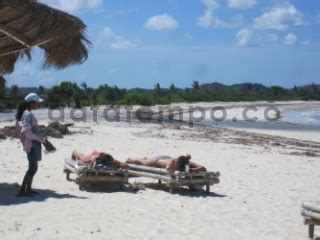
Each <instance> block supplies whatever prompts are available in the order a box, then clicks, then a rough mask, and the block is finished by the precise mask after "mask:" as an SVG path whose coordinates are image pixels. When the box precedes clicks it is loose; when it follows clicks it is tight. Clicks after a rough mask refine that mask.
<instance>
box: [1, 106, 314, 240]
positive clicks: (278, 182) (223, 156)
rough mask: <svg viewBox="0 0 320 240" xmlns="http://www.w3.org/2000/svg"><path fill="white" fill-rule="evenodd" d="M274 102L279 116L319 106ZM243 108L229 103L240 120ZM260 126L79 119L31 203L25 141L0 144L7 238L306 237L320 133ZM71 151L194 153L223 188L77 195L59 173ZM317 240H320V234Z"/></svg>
mask: <svg viewBox="0 0 320 240" xmlns="http://www.w3.org/2000/svg"><path fill="white" fill-rule="evenodd" d="M256 104H257V105H258V106H260V107H263V105H264V104H267V103H261V102H260V103H256ZM274 104H276V105H278V106H279V107H280V109H281V111H289V110H290V109H296V108H298V107H299V106H300V107H301V106H303V107H304V108H308V107H309V108H315V107H317V106H318V103H317V102H310V103H306V102H293V103H274ZM199 105H200V106H203V107H210V106H211V105H210V104H202V103H201V104H199ZM244 105H246V103H225V105H224V106H226V107H228V109H232V113H235V114H236V116H238V117H239V116H240V115H239V114H240V113H239V112H241V111H238V110H239V108H241V107H242V106H244ZM181 106H183V104H181ZM237 109H238V110H237ZM35 114H36V116H39V117H38V119H39V121H40V123H41V124H42V123H43V124H46V123H47V122H48V121H49V119H48V118H47V117H46V111H45V110H39V111H36V112H35ZM234 116H235V115H233V116H232V117H234ZM259 116H260V115H259ZM10 118H12V117H7V115H6V116H4V115H3V116H2V120H1V121H0V127H3V126H10V125H14V122H12V121H9V120H10ZM261 124H262V125H263V124H264V125H263V126H268V127H264V128H260V127H256V125H253V127H251V128H243V127H239V126H236V127H232V126H224V125H223V124H222V123H221V124H219V125H218V126H216V127H205V126H194V127H193V128H189V127H188V126H187V125H181V126H179V124H178V123H174V124H170V123H159V124H158V123H138V122H131V123H130V122H106V121H99V122H92V121H88V122H86V123H83V122H78V123H75V125H74V127H72V128H70V130H71V131H72V132H73V134H71V135H68V136H65V137H64V138H63V139H53V138H51V141H52V143H53V144H54V145H55V146H56V147H57V149H58V151H57V152H55V153H53V154H49V155H43V160H42V161H41V163H40V167H39V172H38V173H37V175H36V177H35V180H34V187H35V189H37V190H38V191H39V192H40V195H39V196H36V197H33V198H17V197H16V196H15V194H16V193H17V191H18V189H19V188H18V184H21V181H22V178H23V175H24V173H25V171H26V168H27V160H26V155H25V153H24V152H23V151H22V147H21V146H20V143H19V140H18V139H7V140H0V152H1V157H0V159H1V161H0V239H1V240H4V239H10V240H11V239H23V240H26V239H41V240H42V239H150V240H151V239H183V240H185V239H228V240H231V239H237V240H239V239H246V240H250V239H252V240H256V239H259V240H262V239H265V240H269V239H270V240H277V239H279V240H280V239H290V240H295V239H297V240H298V239H299V240H301V239H307V227H306V226H304V225H303V218H302V216H301V215H300V207H301V202H302V201H303V200H319V198H320V190H319V189H320V188H319V186H320V171H319V169H320V161H319V157H320V138H319V136H320V134H319V133H320V129H319V127H317V126H315V127H312V128H310V129H311V130H310V131H307V130H306V129H307V128H305V127H303V126H301V125H294V124H291V125H290V124H285V123H279V124H278V125H271V126H270V125H268V123H263V122H262V123H260V125H259V126H261ZM289 125H290V126H293V125H294V127H293V128H288V126H289ZM275 126H276V127H275ZM224 127H228V128H224ZM74 149H79V150H81V151H83V152H84V153H89V152H91V151H93V150H101V151H105V152H108V153H110V154H112V155H113V156H114V157H115V158H117V159H119V160H126V159H127V158H128V157H143V156H152V155H158V154H169V155H171V156H179V155H182V154H191V155H192V160H193V161H195V162H198V163H201V164H203V165H205V166H206V167H207V169H208V170H211V171H215V172H216V171H219V172H221V177H220V183H219V184H218V185H214V187H212V189H211V194H210V195H208V196H207V195H206V194H205V193H204V192H192V191H189V190H181V191H177V192H176V193H175V194H172V195H171V194H170V193H169V192H168V191H166V189H156V188H146V189H145V190H140V191H137V192H134V191H132V190H131V189H129V188H128V189H126V190H125V191H108V192H101V191H96V192H86V191H80V190H79V188H78V186H77V185H76V184H75V183H74V182H68V181H66V179H65V175H64V174H63V172H62V170H63V160H64V159H65V158H66V157H68V156H70V154H71V152H72V150H74ZM73 177H74V176H73ZM131 181H132V182H134V181H140V180H139V179H132V180H131ZM143 182H149V183H156V181H155V180H146V179H143ZM315 235H317V236H319V237H320V228H316V231H315Z"/></svg>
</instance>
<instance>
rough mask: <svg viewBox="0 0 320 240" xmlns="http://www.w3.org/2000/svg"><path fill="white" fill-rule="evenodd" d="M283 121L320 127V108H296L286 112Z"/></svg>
mask: <svg viewBox="0 0 320 240" xmlns="http://www.w3.org/2000/svg"><path fill="white" fill-rule="evenodd" d="M282 121H284V122H289V123H295V124H301V125H307V126H319V127H320V108H317V109H316V108H314V109H296V110H292V111H288V112H285V113H284V116H283V118H282Z"/></svg>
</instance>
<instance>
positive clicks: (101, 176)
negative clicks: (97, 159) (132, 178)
mask: <svg viewBox="0 0 320 240" xmlns="http://www.w3.org/2000/svg"><path fill="white" fill-rule="evenodd" d="M64 173H65V174H66V179H67V180H68V181H70V174H71V173H72V174H75V175H76V176H77V177H76V179H75V182H76V183H77V184H78V185H79V188H80V189H81V190H84V189H86V188H88V187H90V186H93V185H97V184H119V185H120V186H121V187H123V186H124V185H126V184H128V182H129V177H128V172H126V171H122V170H119V171H115V170H96V169H92V168H83V169H82V170H78V169H76V168H73V167H72V166H70V165H69V164H66V163H65V165H64Z"/></svg>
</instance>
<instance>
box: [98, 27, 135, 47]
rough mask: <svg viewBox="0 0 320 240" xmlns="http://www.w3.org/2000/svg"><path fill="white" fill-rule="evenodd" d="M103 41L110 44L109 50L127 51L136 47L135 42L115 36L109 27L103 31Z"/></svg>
mask: <svg viewBox="0 0 320 240" xmlns="http://www.w3.org/2000/svg"><path fill="white" fill-rule="evenodd" d="M103 39H104V40H106V41H107V42H108V46H109V48H113V49H127V48H134V47H136V44H135V43H134V42H131V41H130V40H127V39H125V38H124V37H122V36H119V35H117V34H115V33H114V32H113V31H112V29H111V28H110V27H108V26H107V27H105V28H104V30H103Z"/></svg>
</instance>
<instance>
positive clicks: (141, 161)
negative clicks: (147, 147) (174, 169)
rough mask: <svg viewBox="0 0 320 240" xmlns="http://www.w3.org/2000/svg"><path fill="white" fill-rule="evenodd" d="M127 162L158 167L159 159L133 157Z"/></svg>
mask: <svg viewBox="0 0 320 240" xmlns="http://www.w3.org/2000/svg"><path fill="white" fill-rule="evenodd" d="M126 163H128V164H136V165H142V166H146V167H156V163H157V160H155V159H154V158H147V157H146V158H140V159H131V158H128V159H127V161H126Z"/></svg>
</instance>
